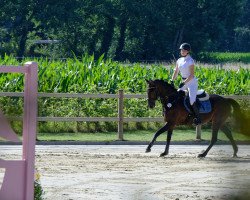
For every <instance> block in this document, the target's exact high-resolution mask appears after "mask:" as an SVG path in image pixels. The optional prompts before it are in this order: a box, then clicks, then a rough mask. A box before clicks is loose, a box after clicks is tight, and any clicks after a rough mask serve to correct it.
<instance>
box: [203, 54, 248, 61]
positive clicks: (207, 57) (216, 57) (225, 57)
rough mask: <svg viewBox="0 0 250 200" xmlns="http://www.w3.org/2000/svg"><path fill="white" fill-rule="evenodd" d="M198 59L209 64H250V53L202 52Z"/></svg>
mask: <svg viewBox="0 0 250 200" xmlns="http://www.w3.org/2000/svg"><path fill="white" fill-rule="evenodd" d="M198 59H199V60H200V61H202V62H209V63H227V62H230V63H235V62H242V63H250V53H229V52H226V53H222V52H211V53H209V52H202V53H199V54H198Z"/></svg>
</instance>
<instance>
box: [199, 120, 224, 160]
mask: <svg viewBox="0 0 250 200" xmlns="http://www.w3.org/2000/svg"><path fill="white" fill-rule="evenodd" d="M219 127H220V126H219V124H213V126H212V138H211V141H210V144H209V146H208V148H207V149H206V150H205V151H204V152H203V153H201V154H199V155H198V157H199V158H203V157H206V155H207V153H208V152H209V150H210V149H211V148H212V146H213V145H214V144H215V142H216V141H217V137H218V131H219Z"/></svg>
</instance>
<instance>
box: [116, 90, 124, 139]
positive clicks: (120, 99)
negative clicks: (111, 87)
mask: <svg viewBox="0 0 250 200" xmlns="http://www.w3.org/2000/svg"><path fill="white" fill-rule="evenodd" d="M123 97H124V92H123V90H119V93H118V133H117V137H118V140H123V104H124V103H123Z"/></svg>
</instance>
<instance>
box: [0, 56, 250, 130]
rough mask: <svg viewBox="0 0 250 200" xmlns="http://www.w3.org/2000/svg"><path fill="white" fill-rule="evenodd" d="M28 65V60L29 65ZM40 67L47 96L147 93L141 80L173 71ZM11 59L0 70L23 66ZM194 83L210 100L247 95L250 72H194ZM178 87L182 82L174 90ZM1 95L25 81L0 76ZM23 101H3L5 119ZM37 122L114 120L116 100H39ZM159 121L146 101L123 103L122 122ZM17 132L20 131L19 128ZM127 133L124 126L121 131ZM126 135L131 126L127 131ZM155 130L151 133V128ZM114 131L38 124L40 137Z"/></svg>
mask: <svg viewBox="0 0 250 200" xmlns="http://www.w3.org/2000/svg"><path fill="white" fill-rule="evenodd" d="M29 60H30V59H29ZM33 60H34V61H35V62H37V63H38V66H39V74H38V75H39V83H38V91H39V92H46V93H54V92H59V93H109V94H115V93H117V92H118V90H119V89H124V92H125V93H137V94H138V93H141V94H142V93H146V87H147V85H146V82H145V79H164V80H170V77H171V75H172V73H173V69H174V65H171V64H169V65H162V64H152V65H146V64H141V63H126V64H125V63H119V62H116V61H112V60H111V59H107V60H104V59H103V56H101V57H100V58H98V59H95V57H94V56H93V55H92V56H89V55H84V56H82V57H81V58H73V59H66V60H49V59H46V58H39V59H33ZM27 61H28V59H24V60H22V61H21V62H19V61H18V60H16V59H15V58H13V57H12V56H7V55H6V56H5V57H4V58H0V65H16V66H17V65H19V66H20V65H23V64H24V63H25V62H27ZM195 73H196V77H197V78H198V80H199V87H200V88H203V89H205V90H206V91H207V92H208V93H210V94H212V93H213V94H220V95H232V94H234V95H249V91H250V70H249V69H247V68H239V69H237V70H228V69H218V68H217V67H213V66H210V67H203V66H202V64H199V65H198V66H196V72H195ZM179 83H180V77H179V79H178V80H177V81H176V86H178V85H179ZM0 91H1V92H22V91H23V75H20V74H10V73H9V74H5V73H1V74H0ZM22 103H23V102H22V99H21V98H17V97H1V98H0V106H1V109H2V110H3V111H4V112H5V114H7V115H21V114H22ZM38 105H39V116H57V117H59V116H68V117H86V116H90V117H97V116H102V117H113V116H117V100H116V99H74V98H59V99H58V98H39V101H38ZM130 116H133V117H148V116H152V117H153V116H161V106H160V105H159V104H158V105H157V108H156V109H154V110H149V109H148V108H147V101H146V99H126V100H125V117H130ZM155 124H156V125H157V123H155ZM149 126H151V125H149V124H148V123H134V125H133V127H135V128H141V129H143V128H150V127H149ZM15 127H16V129H17V130H19V129H20V127H21V123H19V122H16V123H15ZM125 128H126V126H125ZM127 128H128V129H129V126H127ZM152 128H154V127H152ZM115 129H116V123H115V122H114V123H113V122H103V123H101V122H93V123H85V122H70V123H69V122H68V123H66V122H58V123H55V122H40V123H39V131H40V132H84V131H111V130H115Z"/></svg>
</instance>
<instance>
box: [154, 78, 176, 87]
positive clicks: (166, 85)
mask: <svg viewBox="0 0 250 200" xmlns="http://www.w3.org/2000/svg"><path fill="white" fill-rule="evenodd" d="M154 83H156V84H159V85H161V86H163V87H164V88H167V87H169V86H170V87H172V85H171V84H169V83H168V82H167V81H164V80H162V79H155V80H154ZM172 88H174V87H172Z"/></svg>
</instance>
